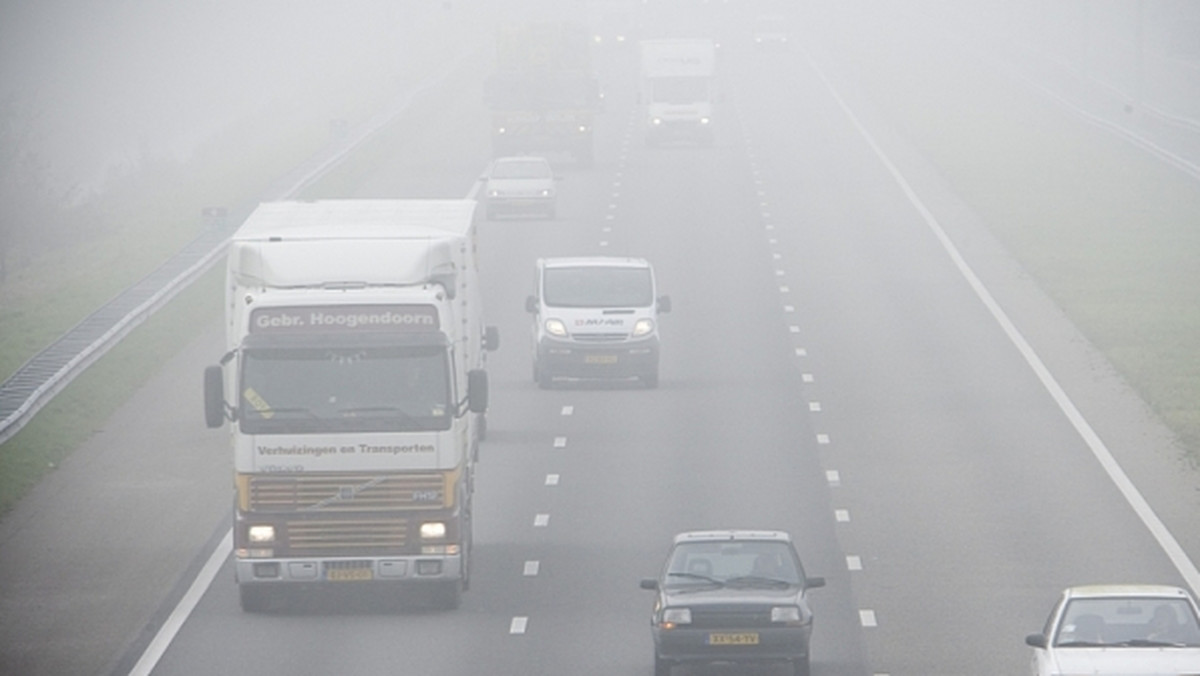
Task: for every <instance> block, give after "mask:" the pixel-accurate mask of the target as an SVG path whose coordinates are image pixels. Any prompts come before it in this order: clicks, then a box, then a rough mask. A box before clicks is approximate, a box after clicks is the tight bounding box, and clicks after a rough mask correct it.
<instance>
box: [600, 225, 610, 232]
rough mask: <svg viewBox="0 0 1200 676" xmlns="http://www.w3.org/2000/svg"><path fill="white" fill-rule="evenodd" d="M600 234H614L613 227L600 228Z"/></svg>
mask: <svg viewBox="0 0 1200 676" xmlns="http://www.w3.org/2000/svg"><path fill="white" fill-rule="evenodd" d="M600 232H612V226H611V225H606V226H604V227H603V228H600Z"/></svg>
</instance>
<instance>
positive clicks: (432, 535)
mask: <svg viewBox="0 0 1200 676" xmlns="http://www.w3.org/2000/svg"><path fill="white" fill-rule="evenodd" d="M444 537H446V524H445V523H443V522H441V521H426V522H425V523H423V524H421V539H422V540H440V539H442V538H444Z"/></svg>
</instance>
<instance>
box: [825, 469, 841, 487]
mask: <svg viewBox="0 0 1200 676" xmlns="http://www.w3.org/2000/svg"><path fill="white" fill-rule="evenodd" d="M825 481H826V482H827V483H828V484H829V485H830V487H833V488H836V487H838V486H841V485H842V475H841V474H839V473H838V471H837V470H836V469H830V470H826V471H825Z"/></svg>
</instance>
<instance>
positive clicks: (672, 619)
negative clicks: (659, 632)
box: [661, 608, 692, 629]
mask: <svg viewBox="0 0 1200 676" xmlns="http://www.w3.org/2000/svg"><path fill="white" fill-rule="evenodd" d="M691 623H692V609H691V608H667V609H665V610H663V614H662V622H661V626H662V628H663V629H673V628H675V627H676V626H677V625H680V624H691Z"/></svg>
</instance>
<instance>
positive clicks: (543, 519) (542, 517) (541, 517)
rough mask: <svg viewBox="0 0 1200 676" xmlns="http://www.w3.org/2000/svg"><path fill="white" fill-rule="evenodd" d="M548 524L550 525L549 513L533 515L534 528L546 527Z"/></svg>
mask: <svg viewBox="0 0 1200 676" xmlns="http://www.w3.org/2000/svg"><path fill="white" fill-rule="evenodd" d="M548 525H550V515H549V514H538V515H537V516H535V517H533V527H534V528H545V527H546V526H548Z"/></svg>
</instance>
